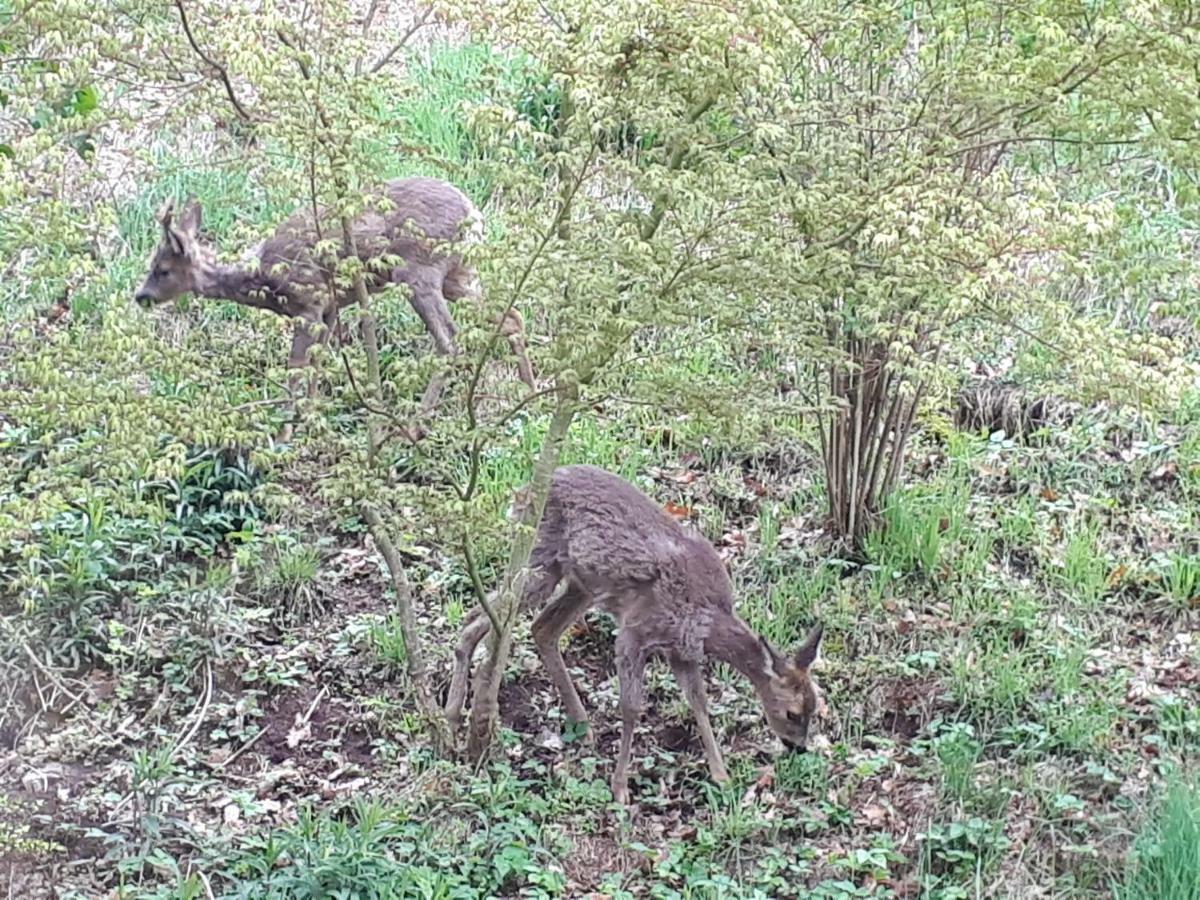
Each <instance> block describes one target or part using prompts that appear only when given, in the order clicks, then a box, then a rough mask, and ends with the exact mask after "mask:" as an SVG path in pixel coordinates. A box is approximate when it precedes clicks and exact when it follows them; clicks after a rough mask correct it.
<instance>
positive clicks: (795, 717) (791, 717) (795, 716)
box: [787, 709, 804, 723]
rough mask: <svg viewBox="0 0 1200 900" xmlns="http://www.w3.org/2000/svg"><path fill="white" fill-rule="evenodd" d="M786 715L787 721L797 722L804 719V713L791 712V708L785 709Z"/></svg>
mask: <svg viewBox="0 0 1200 900" xmlns="http://www.w3.org/2000/svg"><path fill="white" fill-rule="evenodd" d="M787 717H788V721H789V722H797V723H799V722H803V721H804V714H803V713H798V712H793V711H792V710H790V709H789V710H788V711H787Z"/></svg>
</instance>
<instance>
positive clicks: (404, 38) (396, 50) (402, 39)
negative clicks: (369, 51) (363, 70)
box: [367, 6, 433, 75]
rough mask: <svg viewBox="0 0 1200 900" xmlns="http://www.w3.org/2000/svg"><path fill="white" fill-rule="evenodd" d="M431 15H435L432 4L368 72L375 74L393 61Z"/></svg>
mask: <svg viewBox="0 0 1200 900" xmlns="http://www.w3.org/2000/svg"><path fill="white" fill-rule="evenodd" d="M431 15H433V7H432V6H427V7H425V12H423V13H422V14H421V15H420V17H419V18H416V19H414V20H413V23H412V25H410V26H409V27H408V31H406V32H404V34H402V35H400V40H398V41H396V43H395V44H393V45H392V48H391V49H390V50H388V52H387V53H385V54H383V56H381V57H380V58H379V59H378V60H377V61H376V62H375V64H374V65H373V66H371V68H369V69H367V74H368V75H374V74H375V73H376V72H378V71H379V70H380V69H382V68H383V67H384V66H386V65H387V64H388V63H389V62H391V61H392V57H393V56H395V55H396V54H397V53H399V52H400V51H401V50H403V49H404V45H405V44H407V43H408V42H409V39H411V38H412V36H413V35H414V34H416V33H417V32H418V31H420V30H421V29H422V28H423V27H424V26H425V23H426V22H428V21H429V17H430V16H431Z"/></svg>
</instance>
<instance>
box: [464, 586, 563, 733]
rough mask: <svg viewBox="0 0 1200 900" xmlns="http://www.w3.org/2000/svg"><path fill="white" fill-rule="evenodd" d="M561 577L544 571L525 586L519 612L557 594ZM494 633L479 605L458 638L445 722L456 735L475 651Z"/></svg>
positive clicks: (470, 614) (491, 599)
mask: <svg viewBox="0 0 1200 900" xmlns="http://www.w3.org/2000/svg"><path fill="white" fill-rule="evenodd" d="M561 577H562V576H561V575H560V574H559V572H558V571H557V569H555V570H553V571H549V570H543V571H542V572H541V573H540V574H538V575H537V576H535V578H534V580H533V581H532V582H531V583H530V584H529V585H528V586H527V587H526V589H525V595H524V596H523V597H522V598H521V607H520V611H521V612H525V611H526V610H528V609H530V608H531V607H534V606H540V605H541V604H543V603H545V602H546V599H547V598H548V597H550V595H551V594H553V593H554V588H555V587H557V586H558V582H559V580H560V578H561ZM495 596H496V595H495V594H492V595H491V597H489V598H488V600H489V602H491V601H493V600H494V599H495ZM491 630H492V622H491V619H489V618H488V617H487V614H486V613H485V612H484V611H483V607H482V606H477V607H475V608H474V609H472V610H471V611H470V612H469V613H467V618H466V624H465V625H464V626H463V631H462V635H461V636H460V637H459V639H458V646H457V647H455V649H454V672H453V674H452V675H451V676H450V688H449V690H448V691H447V692H446V707H445V709H446V719H447V721H448V722H449V723H450V728H451V730H452V731H454V732H457V731H458V729H459V727H460V726H461V725H462V713H463V706H464V705H465V704H466V702H467V686H468V685H469V684H470V681H471V660H472V658H473V657H474V656H475V649H476V648H477V647H478V646H479V642H480V641H482V640H483V639H484V638H485V637H487V636H488V633H489V632H491Z"/></svg>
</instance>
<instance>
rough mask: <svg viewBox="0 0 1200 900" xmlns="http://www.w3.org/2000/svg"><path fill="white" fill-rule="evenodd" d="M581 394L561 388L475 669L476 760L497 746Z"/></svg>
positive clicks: (470, 741) (471, 741)
mask: <svg viewBox="0 0 1200 900" xmlns="http://www.w3.org/2000/svg"><path fill="white" fill-rule="evenodd" d="M578 395H579V392H578V389H577V388H575V387H574V385H571V386H567V387H561V388H559V392H558V402H557V403H556V404H555V407H554V415H553V416H552V417H551V419H550V429H549V431H548V432H547V433H546V440H545V443H543V444H542V449H541V452H540V453H538V458H537V461H536V462H535V463H534V466H533V478H532V479H531V481H530V486H529V501H530V502H529V503H528V505H527V506H525V508H524V510H523V511H522V514H521V518H520V521H519V522H518V524H517V529H516V534H515V535H514V537H513V542H512V552H511V554H510V555H509V558H508V566H507V567H506V568H505V570H504V581H503V582H502V584H501V588H500V596H499V598H498V600H497V602H496V604H495V606H494V612H495V614H496V618H497V619H498V620H499V621H500V625H501V628H500V630H499V631H497V630H496V629H494V628H493V629H492V631H491V633H490V635H489V637H488V655H487V659H486V660H485V661H484V662H483V663H482V664H481V665H480V666H479V669H478V670H477V671H476V673H475V679H474V683H473V685H472V690H471V698H472V699H471V718H470V722H469V724H468V726H467V755H468V756H469V757H470V758H471V759H473V760H476V761H479V760H482V759H484V758H485V757H486V756H487V754H488V752H489V751H490V749H491V748H492V746H493V745H494V741H495V736H496V723H497V719H498V718H499V713H500V682H501V679H502V678H503V677H504V667H505V666H506V665H507V664H508V657H509V653H510V652H511V650H512V633H513V628H514V626H515V625H516V621H517V615H518V613H519V612H520V606H521V604H520V599H521V596H522V595H523V594H524V591H525V582H526V581H527V580H528V578H529V557H530V556H531V555H532V553H533V545H534V540H535V538H536V537H537V529H538V525H539V524H540V523H541V521H542V512H543V510H544V509H545V508H546V498H547V497H549V495H550V480H551V478H552V477H553V475H554V470H555V469H556V468H558V457H559V452H560V451H561V449H562V446H563V444H564V443H565V442H566V438H567V431H568V430H569V429H570V427H571V421H572V420H573V419H574V418H575V411H576V408H577V404H576V400H577V399H578Z"/></svg>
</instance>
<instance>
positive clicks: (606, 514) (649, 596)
mask: <svg viewBox="0 0 1200 900" xmlns="http://www.w3.org/2000/svg"><path fill="white" fill-rule="evenodd" d="M530 567H531V570H532V574H531V576H530V580H529V582H528V585H527V587H526V590H525V594H524V597H523V598H522V600H521V608H522V609H533V608H541V612H540V613H539V614H538V616H537V618H536V619H535V620H534V622H533V628H532V631H533V640H534V644H535V645H536V646H537V651H538V655H539V656H540V657H541V660H542V664H543V665H544V666H545V667H546V671H547V673H548V674H549V676H550V680H551V682H553V684H554V686H555V688H556V689H557V691H558V695H559V697H560V698H561V700H562V703H563V706H564V707H565V708H566V713H567V717H568V718H569V719H570V720H571V721H573V722H577V723H581V724H583V725H584V726H585V727H587V725H588V719H587V713H586V711H585V710H584V708H583V703H582V702H580V699H579V694H578V693H577V692H576V690H575V685H574V684H573V683H572V682H571V677H570V675H569V674H568V673H567V667H566V664H565V663H564V662H563V657H562V652H561V651H560V649H559V639H560V638H561V636H562V634H563V632H564V631H566V630H567V628H569V627H570V626H571V624H572V623H573V622H575V621H576V620H577V619H579V618H580V617H581V616H583V614H584V613H585V612H587V610H589V609H590V608H592V607H593V606H599V607H600V608H601V609H603V610H605V611H606V612H608V613H610V614H612V615H613V616H614V617H615V618H616V620H617V639H616V661H617V676H618V679H619V682H620V708H621V744H620V750H619V752H618V754H617V763H616V768H615V770H614V771H613V778H612V791H613V796H614V797H615V798H616V800H617V801H618V802H620V803H628V802H629V759H630V754H631V752H632V746H633V732H634V728H635V727H636V725H637V722H638V717H639V715H640V713H641V708H642V696H643V673H644V670H645V667H646V663H647V661H648V659H649V657H651V656H653V655H659V656H665V657H666V659H667V662H668V663H669V664H670V666H671V669H672V671H673V672H674V674H675V679H676V681H678V682H679V686H680V688H681V689H682V690H683V695H684V697H685V698H686V699H687V703H688V706H690V707H691V710H692V715H693V716H694V717H695V719H696V726H697V729H698V730H699V732H700V740H701V742H702V743H703V745H704V755H705V758H706V760H707V762H708V770H709V773H710V774H711V775H712V778H713V780H714V781H718V782H721V781H725V780H726V779H727V778H728V777H729V776H728V774H727V773H726V771H725V764H724V762H723V761H722V759H721V751H720V750H719V749H718V747H717V742H716V739H715V738H714V737H713V730H712V725H711V724H710V722H709V719H708V710H707V706H706V704H705V687H704V677H703V675H702V671H701V665H702V663H703V662H704V660H705V659H706V658H712V659H717V660H721V661H722V662H726V663H729V664H730V665H731V666H733V667H734V668H735V669H737V670H738V671H739V672H741V673H742V674H743V675H745V676H746V677H747V678H748V679H749V680H750V683H751V684H752V685H753V686H754V690H755V691H756V692H757V694H758V696H759V699H760V700H761V701H762V705H763V710H764V712H765V713H766V717H767V723H768V724H769V725H770V727H771V729H772V731H774V732H775V734H777V735H778V736H779V737H780V738H781V739H782V740H783V743H784V744H785V745H786V746H787V747H788V748H789V749H793V750H803V749H804V747H805V743H806V741H807V738H808V725H809V720H810V719H811V718H812V715H813V713H814V711H815V710H816V708H817V704H818V695H817V687H816V684H815V682H814V680H813V678H812V676H811V674H810V671H809V670H810V667H811V666H812V664H813V661H814V660H815V659H816V656H817V650H818V648H819V647H820V644H821V634H822V626H821V625H820V624H818V625H816V626H815V627H814V628H813V629H812V630H811V631H810V632H809V633H808V636H807V637H806V638H805V640H804V642H803V643H802V644H801V645H800V647H799V649H797V650H796V652H795V654H794V655H793V656H792V657H791V658H790V659H788V658H786V657H784V656H782V655H781V654H780V653H778V652H777V651H776V650H775V649H774V648H773V647H772V646H771V644H770V643H769V642H768V641H767V640H766V638H763V637H760V636H759V635H757V634H755V632H754V631H752V630H751V629H750V628H749V626H747V625H746V623H745V622H743V621H742V620H741V619H740V618H738V617H737V615H736V614H735V613H734V611H733V585H732V583H731V582H730V580H729V575H728V573H727V572H726V571H725V566H724V564H723V563H722V562H721V558H720V557H719V556H718V555H717V552H716V550H714V549H713V546H712V544H710V543H709V542H708V541H706V540H704V538H703V537H700V536H698V535H694V534H691V533H689V532H688V531H686V530H684V528H683V526H681V525H680V524H679V523H678V522H677V521H676V520H675V519H673V518H672V517H671V516H669V515H668V514H667V513H665V512H664V511H663V510H662V509H660V508H659V507H658V506H657V505H656V504H655V503H654V502H653V501H652V500H650V498H649V497H647V496H646V495H645V494H643V493H642V492H641V491H639V490H638V489H637V488H635V487H634V486H633V485H631V484H629V483H628V482H627V481H625V480H624V479H622V478H619V477H617V476H616V475H613V474H611V473H609V472H605V471H604V470H603V469H598V468H595V467H594V466H564V467H561V468H559V469H557V470H556V471H555V473H554V478H553V482H552V485H551V488H550V496H549V498H548V499H547V501H546V510H545V514H544V516H543V518H542V522H541V525H540V527H539V528H538V532H537V539H536V543H535V546H534V550H533V555H532V557H531V559H530ZM560 584H562V585H563V588H564V589H563V590H562V591H561V592H560V593H559V594H558V595H557V596H556V597H554V598H553V599H551V597H552V595H553V594H554V591H555V588H556V587H557V586H558V585H560ZM479 612H480V610H478V609H477V610H475V611H474V613H473V614H472V616H473V618H472V619H470V620H469V622H468V624H467V626H466V628H465V629H464V630H463V634H462V638H461V640H460V642H459V645H458V648H457V650H456V652H455V671H454V676H453V679H452V681H451V686H450V691H449V696H448V698H447V704H446V711H447V715H448V716H449V717H450V719H451V721H452V723H453V724H454V725H456V726H457V724H458V723H459V722H460V721H461V716H462V706H463V702H464V701H465V697H466V686H467V681H468V678H469V674H470V666H471V656H472V655H473V653H474V651H475V648H476V646H477V645H478V644H479V642H480V641H481V640H482V639H483V637H484V636H485V635H486V634H487V633H488V631H489V629H490V628H491V624H490V622H489V620H488V618H487V617H486V616H483V615H479ZM587 740H588V742H589V743H590V742H592V741H593V740H594V738H593V737H592V734H591V732H590V729H589V731H588V734H587Z"/></svg>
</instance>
